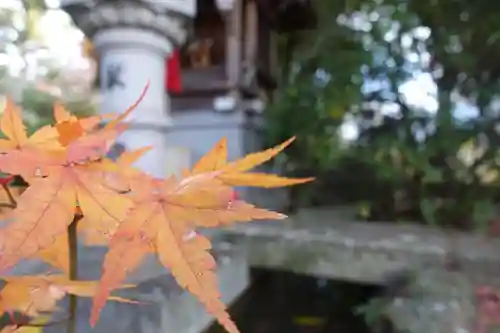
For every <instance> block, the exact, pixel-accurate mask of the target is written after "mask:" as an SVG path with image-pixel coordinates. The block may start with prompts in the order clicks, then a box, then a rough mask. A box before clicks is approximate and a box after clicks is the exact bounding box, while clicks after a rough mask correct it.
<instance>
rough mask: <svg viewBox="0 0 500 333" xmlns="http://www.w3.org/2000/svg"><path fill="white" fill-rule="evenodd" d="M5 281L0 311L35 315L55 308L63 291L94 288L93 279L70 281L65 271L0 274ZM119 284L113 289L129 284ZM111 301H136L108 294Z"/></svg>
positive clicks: (88, 293)
mask: <svg viewBox="0 0 500 333" xmlns="http://www.w3.org/2000/svg"><path fill="white" fill-rule="evenodd" d="M0 279H2V280H4V281H5V282H6V284H5V286H4V287H3V288H2V289H1V290H0V314H3V313H13V312H21V313H23V314H25V315H28V316H29V317H37V316H38V315H40V314H41V313H44V312H53V311H54V310H57V307H56V304H57V302H58V301H59V300H61V299H62V298H63V297H64V296H65V295H67V294H72V295H76V296H80V297H92V296H94V294H95V293H96V291H97V281H71V280H68V278H67V277H66V276H65V275H35V276H13V277H2V278H0ZM131 287H133V285H122V286H119V287H118V288H117V289H124V288H131ZM109 299H110V300H113V301H118V302H125V303H136V302H135V301H132V300H129V299H126V298H122V297H118V296H111V297H110V298H109Z"/></svg>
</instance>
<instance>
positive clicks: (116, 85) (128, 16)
mask: <svg viewBox="0 0 500 333" xmlns="http://www.w3.org/2000/svg"><path fill="white" fill-rule="evenodd" d="M90 2H91V1H83V0H63V1H62V3H61V5H62V8H63V9H65V10H66V11H67V12H68V13H69V14H70V15H71V16H72V18H73V20H74V21H75V23H76V25H77V26H78V27H79V28H80V29H81V30H82V31H83V32H84V33H85V34H86V35H87V36H88V37H90V38H91V39H92V41H93V44H94V47H95V50H96V52H97V54H98V55H99V58H100V77H101V82H100V85H101V93H102V96H101V112H103V113H107V112H123V111H125V110H126V109H127V107H128V106H129V105H131V104H132V103H133V102H134V101H135V100H136V99H137V98H138V96H139V94H140V93H141V91H142V89H143V88H144V86H145V85H146V83H147V82H148V81H149V82H150V87H149V90H148V93H147V94H146V96H145V98H144V100H143V101H142V103H141V104H140V105H139V107H138V108H137V110H135V111H134V113H133V114H132V115H131V116H130V118H129V119H127V120H128V121H130V122H131V123H132V124H131V127H130V129H129V130H128V131H127V132H125V133H124V134H123V135H122V136H121V137H120V138H119V140H118V142H119V143H120V144H121V145H123V146H125V147H126V148H127V149H135V148H140V147H144V146H148V145H151V146H153V149H152V150H151V151H149V152H148V153H147V154H146V155H144V157H143V158H142V159H141V160H139V161H138V162H137V164H136V165H137V166H138V167H140V168H141V169H142V170H143V171H145V172H147V173H149V174H151V175H153V176H156V177H164V176H165V172H166V167H165V162H166V161H165V152H166V150H167V148H168V147H167V141H166V135H165V134H166V130H167V129H168V127H169V126H170V125H171V118H170V100H169V96H168V94H167V93H166V91H165V70H166V68H165V58H167V57H168V56H169V55H170V53H171V52H172V50H173V49H174V47H176V46H177V45H179V44H180V43H182V42H183V41H184V39H185V34H186V32H185V29H184V27H183V23H184V22H183V21H184V20H185V18H184V17H185V16H186V15H185V14H186V13H188V12H189V10H186V11H184V14H181V13H180V10H179V8H176V7H169V3H170V2H169V1H161V2H160V1H152V0H150V1H148V0H142V1H111V0H109V1H100V2H98V3H97V4H94V5H93V6H89V3H90ZM186 4H187V5H189V6H191V5H192V4H191V3H190V2H189V1H186ZM176 6H177V7H179V2H176ZM181 7H182V6H181ZM190 14H194V11H191V13H190Z"/></svg>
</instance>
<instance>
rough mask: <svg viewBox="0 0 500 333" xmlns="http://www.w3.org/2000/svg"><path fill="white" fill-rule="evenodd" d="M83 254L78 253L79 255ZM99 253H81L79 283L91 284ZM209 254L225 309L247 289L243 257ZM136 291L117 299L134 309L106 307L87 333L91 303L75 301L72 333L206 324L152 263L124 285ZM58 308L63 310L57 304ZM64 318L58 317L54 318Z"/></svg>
mask: <svg viewBox="0 0 500 333" xmlns="http://www.w3.org/2000/svg"><path fill="white" fill-rule="evenodd" d="M82 250H83V249H82ZM103 252H104V249H100V248H90V249H85V250H84V251H82V252H81V254H82V255H81V261H80V272H81V276H82V279H87V280H88V279H97V278H98V277H99V275H100V266H101V262H102V255H103ZM223 252H224V253H222V251H220V250H218V249H215V250H214V255H215V256H216V258H217V262H218V265H219V267H218V270H217V275H218V278H219V289H220V290H221V294H222V300H223V301H224V303H226V304H227V305H229V304H231V302H233V301H234V300H235V299H236V298H237V297H238V296H239V295H240V294H241V293H242V292H243V291H244V290H245V289H246V288H247V286H248V284H249V276H248V273H249V272H248V265H247V261H246V257H245V255H244V253H243V252H242V251H240V250H237V249H224V251H223ZM45 268H46V265H43V264H38V263H25V264H22V265H19V266H18V268H17V269H16V270H14V271H13V272H12V273H13V275H17V274H27V273H28V272H30V273H31V274H36V273H42V272H43V271H45ZM127 282H129V283H137V287H136V288H133V289H129V290H123V291H122V292H121V293H120V296H123V297H126V298H129V299H133V300H136V301H138V302H139V304H127V303H117V302H108V303H107V304H106V306H105V308H104V309H103V311H102V313H101V317H100V320H99V321H98V323H97V325H96V327H95V328H94V329H92V328H91V327H90V325H89V318H90V310H91V300H90V299H83V298H80V299H79V300H78V316H77V326H78V327H77V332H76V333H95V332H116V333H118V332H120V333H163V332H172V333H199V332H201V331H203V330H204V329H205V328H208V326H209V325H210V324H211V323H212V321H213V318H212V316H210V315H208V314H207V313H206V312H205V309H204V307H203V306H202V305H201V304H200V303H199V302H198V301H197V300H196V299H195V298H194V297H193V296H192V295H191V294H190V293H189V292H187V291H185V290H183V289H181V288H180V287H179V286H178V285H177V283H176V282H175V280H174V279H173V277H172V276H171V275H170V274H168V273H167V271H166V270H165V269H164V268H163V267H161V266H160V265H159V264H158V263H157V262H156V260H154V258H148V260H146V261H145V263H144V264H143V265H142V266H141V268H139V269H138V270H136V271H135V272H133V273H132V274H131V276H130V278H129V280H128V281H127ZM61 308H63V309H64V308H65V306H64V304H62V306H61ZM63 317H65V314H64V313H63V312H62V313H61V315H59V316H58V317H57V318H54V320H57V319H58V318H63ZM65 325H66V324H65V323H63V324H61V325H54V326H49V327H46V328H45V329H44V332H46V333H60V332H65V328H66V326H65Z"/></svg>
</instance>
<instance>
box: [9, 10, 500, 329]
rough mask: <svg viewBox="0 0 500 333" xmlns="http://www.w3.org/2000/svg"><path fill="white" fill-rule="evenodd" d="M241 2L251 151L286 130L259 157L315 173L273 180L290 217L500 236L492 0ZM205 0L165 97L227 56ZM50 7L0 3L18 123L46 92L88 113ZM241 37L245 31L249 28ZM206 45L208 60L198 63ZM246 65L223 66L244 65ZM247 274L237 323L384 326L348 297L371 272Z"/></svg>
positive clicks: (83, 87)
mask: <svg viewBox="0 0 500 333" xmlns="http://www.w3.org/2000/svg"><path fill="white" fill-rule="evenodd" d="M103 2H106V1H103ZM108 2H109V3H111V2H112V1H108ZM158 2H160V1H158ZM218 2H219V3H220V2H221V1H218ZM256 2H257V3H258V6H259V7H258V8H259V9H258V12H259V17H261V19H260V21H258V22H266V23H265V24H264V23H258V25H257V26H256V27H257V28H256V29H257V30H255V31H260V32H259V36H260V37H259V38H260V39H259V41H262V44H259V45H260V46H259V51H258V52H257V53H255V54H253V55H252V51H250V59H253V60H256V59H255V58H258V59H257V60H262V59H264V58H265V57H264V58H263V56H262V55H263V54H265V55H266V57H267V56H269V55H270V54H271V53H272V56H271V57H270V58H268V59H267V60H266V61H265V62H266V64H265V65H262V66H260V67H259V66H256V72H257V78H256V79H255V80H256V82H257V83H256V84H257V85H258V86H259V87H258V88H257V89H256V90H255V91H254V90H252V89H250V88H251V87H250V88H249V87H247V88H248V89H246V90H245V89H242V92H241V94H242V95H243V96H246V97H244V98H246V99H247V100H250V99H252V101H253V100H255V99H258V100H259V101H261V102H263V105H264V106H263V107H262V110H260V111H261V112H260V113H259V117H260V118H262V124H263V125H262V128H261V129H260V130H259V132H258V133H259V140H258V142H259V143H258V144H257V145H255V148H262V147H263V146H266V147H267V146H270V145H275V144H277V143H280V142H282V141H284V140H286V139H288V138H289V137H291V136H297V140H296V142H295V143H294V144H293V145H292V146H291V147H290V148H288V149H287V150H286V151H285V153H283V155H281V156H280V157H279V158H278V160H277V162H276V164H275V165H273V166H272V167H273V168H277V169H279V170H280V172H281V173H283V174H286V175H288V176H293V177H295V176H315V177H317V181H315V182H313V183H311V184H307V185H304V186H299V187H294V188H291V189H290V190H289V191H288V192H287V193H286V195H287V198H288V200H287V205H286V207H285V209H286V210H287V211H288V212H289V213H290V214H292V215H300V212H303V211H310V210H315V209H319V211H321V209H323V208H325V207H326V208H328V218H326V220H327V221H331V220H335V221H356V222H363V223H364V222H367V223H370V224H372V223H373V224H376V223H378V222H383V223H384V225H385V226H387V225H390V226H392V225H394V226H400V225H408V224H409V225H419V226H429V225H430V226H432V227H437V228H440V229H442V228H444V229H445V230H447V231H450V232H456V231H461V232H464V231H465V232H474V231H477V230H479V231H483V232H484V231H486V232H487V234H488V235H489V237H493V236H496V235H498V234H500V224H499V223H497V221H498V219H499V217H500V216H499V214H498V213H499V210H498V208H499V206H498V203H499V200H500V186H499V185H500V178H499V163H500V155H499V151H498V145H499V143H500V136H499V135H500V127H499V125H500V123H499V120H500V99H499V97H498V92H499V91H500V89H499V88H500V86H499V83H500V62H499V61H498V59H500V19H499V14H498V13H500V4H498V3H497V5H495V2H493V1H488V2H487V1H485V0H476V1H470V0H447V1H438V0H403V1H402V0H338V1H337V0H335V1H334V0H315V1H307V0H284V1H280V2H278V1H276V4H274V2H272V1H271V0H269V1H268V2H266V1H260V0H259V1H256ZM206 3H207V4H205V5H203V6H202V5H199V14H198V16H197V17H196V19H195V20H194V24H192V27H191V28H192V29H191V30H189V31H191V32H194V33H193V34H191V35H189V38H188V42H186V44H185V45H180V46H179V50H180V52H181V55H180V60H178V61H179V63H178V64H177V65H178V66H179V68H180V72H179V73H177V74H176V75H179V76H180V77H181V79H182V82H183V87H182V92H179V91H178V90H179V89H180V88H179V87H176V88H175V89H174V88H172V87H166V89H167V90H170V92H171V93H172V96H173V97H174V98H173V99H172V105H173V106H172V107H173V108H174V109H182V108H193V104H192V103H193V101H195V102H196V101H198V100H201V99H202V97H200V96H202V95H203V98H206V95H207V94H209V93H207V92H206V91H205V90H203V89H205V88H203V89H201V88H199V87H191V88H190V87H189V85H190V84H191V83H193V84H198V85H199V86H200V85H201V86H204V87H206V86H208V84H207V82H209V83H213V85H210V87H211V88H210V89H212V90H217V89H219V88H218V86H217V84H219V83H220V82H219V81H220V77H219V76H218V75H219V74H218V72H217V70H218V67H217V66H219V65H221V64H222V65H221V66H226V64H227V63H228V62H229V59H230V58H231V53H230V52H229V53H228V50H230V49H229V48H227V47H226V43H225V42H224V40H225V38H227V39H228V40H229V37H228V36H229V35H231V33H230V31H231V30H230V27H231V26H229V28H228V26H227V25H224V23H223V22H224V15H222V14H221V13H215V12H216V11H215V9H214V8H216V5H215V2H214V1H207V2H206ZM60 5H61V4H60V3H59V1H57V0H52V1H49V0H45V1H44V0H2V1H1V3H0V94H1V95H2V96H3V97H5V96H7V95H11V96H13V98H14V99H15V101H16V102H17V103H19V104H20V105H22V106H23V108H24V111H25V112H24V117H25V120H26V122H27V123H28V124H29V126H30V129H31V130H33V129H35V128H37V127H39V126H41V125H44V124H47V123H49V122H51V112H52V105H53V103H54V101H55V100H61V101H63V103H65V104H66V105H67V106H68V108H69V109H70V110H71V111H72V112H74V113H77V114H79V115H84V114H92V113H95V112H98V103H99V100H100V98H101V92H100V90H99V80H100V74H99V66H100V60H99V57H98V55H96V53H95V52H94V49H93V45H92V42H91V39H90V38H86V37H85V35H84V33H83V32H82V31H80V30H79V28H78V27H77V26H76V25H75V24H74V20H72V18H71V17H70V16H69V15H68V14H67V13H66V12H65V11H63V10H62V9H60ZM219 5H220V4H219ZM202 7H203V8H204V9H203V10H202V9H200V8H202ZM214 13H215V14H214ZM262 18H265V19H262ZM248 20H250V19H249V18H248V17H247V19H246V21H245V22H247V23H246V24H248V22H249V21H248ZM270 22H271V23H270ZM233 24H234V22H233ZM207 27H208V28H207ZM232 27H234V26H232ZM228 29H229V30H228ZM259 29H260V30H259ZM266 29H267V30H266ZM271 30H272V32H266V31H271ZM228 31H229V32H228ZM262 31H264V32H262ZM210 34H213V35H210ZM245 36H246V37H245V38H246V41H247V44H248V41H249V40H251V39H252V38H251V36H252V34H251V33H250V34H247V33H245ZM266 36H267V37H266ZM269 36H271V37H272V38H271V37H269ZM268 37H269V38H268ZM271 40H272V43H271ZM207 41H209V42H210V43H212V44H210V43H208V42H207ZM221 41H222V42H221ZM219 42H220V43H222V44H223V45H222V46H221V47H219V44H218V43H219ZM255 43H258V41H255ZM259 43H260V42H259ZM250 48H251V47H250ZM204 50H205V51H204ZM207 50H208V51H207ZM203 52H208V53H206V54H204V53H203ZM238 52H240V51H238ZM259 52H260V53H259ZM243 53H245V51H244V50H243ZM207 54H208V55H209V56H210V58H211V60H210V61H208V60H206V59H205V60H203V59H204V58H203V57H204V56H206V55H207ZM194 56H197V57H198V58H199V59H198V60H196V61H195V60H193V57H194ZM200 59H201V60H200ZM231 59H232V58H231ZM246 60H249V59H246ZM167 61H171V59H167ZM207 61H208V62H207ZM271 61H272V62H271ZM170 65H172V66H176V64H172V63H170ZM170 65H168V64H167V66H170ZM238 66H240V67H238ZM245 66H246V65H237V67H238V68H240V69H241V71H242V75H241V76H242V77H243V78H244V77H246V76H245V75H246V74H245V73H247V74H248V72H245V71H246V70H247V68H246V67H245ZM181 67H182V68H181ZM229 67H230V66H229ZM169 68H170V69H172V68H175V67H169ZM226 69H227V68H226ZM227 71H228V72H226V73H225V74H226V75H229V78H230V79H231V71H232V70H231V68H228V69H227ZM237 71H238V70H237ZM173 72H174V73H175V70H174V71H173ZM254 74H255V73H254ZM177 79H179V78H177ZM218 80H219V81H218ZM242 80H243V79H242ZM167 81H168V82H170V81H169V80H168V78H167ZM168 82H167V85H168ZM170 83H171V82H170ZM225 83H226V82H225V81H224V84H225ZM253 83H255V82H253V81H252V82H251V83H248V85H249V86H250V85H251V84H253ZM174 85H175V86H177V85H178V83H174ZM224 87H226V86H224ZM200 89H201V90H200ZM224 89H226V88H224ZM224 89H223V90H224ZM202 90H203V91H202ZM219 90H220V89H219ZM210 94H211V95H210ZM210 94H209V95H210V98H212V97H213V96H214V95H213V94H214V93H210ZM245 94H246V95H245ZM249 96H250V97H249ZM186 101H189V103H191V104H189V106H186V105H187V102H186ZM211 101H212V100H210V103H211ZM181 102H182V103H181ZM203 107H206V105H205V106H203ZM186 117H188V116H186V115H183V116H178V118H179V119H180V121H181V122H182V121H183V119H185V118H186ZM190 117H192V116H190ZM217 117H220V116H217ZM192 118H196V117H192ZM203 119H205V118H203ZM186 128H187V127H186ZM193 128H194V127H193ZM193 128H191V127H190V129H189V130H190V131H198V130H197V129H196V128H195V129H193ZM186 131H187V130H186ZM200 131H201V130H200ZM215 133H217V135H218V133H219V131H218V130H217V131H216V132H215ZM186 138H187V139H183V140H187V141H183V142H184V143H185V142H189V140H193V139H192V137H191V136H189V135H188V136H186ZM200 141H203V140H200ZM209 141H210V140H209ZM203 149H204V148H203ZM326 223H327V222H326ZM322 227H325V226H324V225H323V226H322ZM273 274H274V275H273ZM252 279H253V280H252V281H260V282H254V283H253V284H252V287H251V288H250V289H249V290H250V291H249V292H248V293H247V294H245V295H251V296H243V297H242V298H241V299H240V300H239V301H238V302H236V303H235V305H234V307H232V308H231V309H232V310H231V311H232V312H234V315H235V317H236V318H237V322H238V323H239V324H240V325H241V328H242V332H243V333H251V332H252V333H253V332H255V333H264V332H283V333H292V332H304V333H306V332H307V333H312V332H347V331H349V332H352V333H357V332H361V333H363V332H380V333H385V332H389V333H390V332H395V331H396V330H395V329H394V328H392V326H391V324H390V323H389V322H388V321H386V320H385V319H384V320H385V321H382V322H381V321H378V322H377V326H376V328H373V326H370V325H368V324H367V322H366V320H365V319H366V318H365V317H364V316H363V315H361V314H360V312H359V311H358V310H357V309H358V308H359V307H360V306H362V305H364V304H365V303H367V302H368V301H369V300H370V299H372V298H374V297H378V296H380V295H381V294H383V293H384V291H385V290H386V289H387V288H386V287H387V286H386V285H384V283H385V281H382V282H383V283H382V282H381V283H373V284H372V283H364V284H356V282H353V283H351V282H346V281H340V280H334V279H331V278H325V277H320V276H314V275H311V274H310V275H309V276H305V275H299V274H293V273H291V272H283V271H279V272H278V271H277V272H275V273H270V271H269V270H262V269H256V270H255V269H254V270H252ZM471 297H472V296H471ZM471 302H472V298H471ZM380 307H381V306H379V308H380ZM384 318H385V317H384ZM208 330H209V331H210V332H219V331H220V329H219V328H217V327H215V326H214V327H211V328H209V329H208ZM436 332H437V331H436Z"/></svg>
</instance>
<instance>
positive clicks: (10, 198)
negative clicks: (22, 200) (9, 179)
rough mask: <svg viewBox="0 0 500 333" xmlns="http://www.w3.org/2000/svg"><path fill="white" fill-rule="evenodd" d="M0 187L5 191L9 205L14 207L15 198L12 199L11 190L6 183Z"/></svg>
mask: <svg viewBox="0 0 500 333" xmlns="http://www.w3.org/2000/svg"><path fill="white" fill-rule="evenodd" d="M2 188H3V190H4V191H5V193H6V194H7V197H8V198H9V207H12V208H16V207H17V201H16V199H14V196H13V195H12V192H11V190H10V188H9V186H7V184H2Z"/></svg>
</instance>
